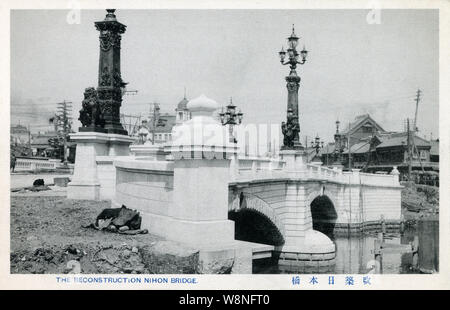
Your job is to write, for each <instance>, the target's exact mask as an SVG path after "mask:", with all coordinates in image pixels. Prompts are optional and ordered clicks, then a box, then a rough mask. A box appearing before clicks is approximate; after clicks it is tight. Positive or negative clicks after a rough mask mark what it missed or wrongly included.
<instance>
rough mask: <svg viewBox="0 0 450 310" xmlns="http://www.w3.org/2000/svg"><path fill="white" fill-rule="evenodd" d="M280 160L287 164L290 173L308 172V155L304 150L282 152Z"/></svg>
mask: <svg viewBox="0 0 450 310" xmlns="http://www.w3.org/2000/svg"><path fill="white" fill-rule="evenodd" d="M280 158H281V159H282V160H284V161H285V162H286V170H287V171H288V172H299V171H304V170H306V163H307V155H306V152H305V151H303V150H281V151H280Z"/></svg>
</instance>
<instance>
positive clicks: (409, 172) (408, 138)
mask: <svg viewBox="0 0 450 310" xmlns="http://www.w3.org/2000/svg"><path fill="white" fill-rule="evenodd" d="M406 130H407V132H408V136H407V139H406V147H407V148H408V181H411V170H412V166H411V157H412V156H411V141H410V140H411V138H410V134H409V118H408V119H407V120H406Z"/></svg>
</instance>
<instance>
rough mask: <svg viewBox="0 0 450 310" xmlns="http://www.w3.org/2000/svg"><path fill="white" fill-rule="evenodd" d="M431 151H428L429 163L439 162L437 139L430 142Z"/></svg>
mask: <svg viewBox="0 0 450 310" xmlns="http://www.w3.org/2000/svg"><path fill="white" fill-rule="evenodd" d="M430 143H431V149H430V161H431V162H434V163H438V162H439V139H436V140H431V141H430Z"/></svg>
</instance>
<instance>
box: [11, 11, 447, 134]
mask: <svg viewBox="0 0 450 310" xmlns="http://www.w3.org/2000/svg"><path fill="white" fill-rule="evenodd" d="M368 12H369V11H368V10H290V11H287V10H117V11H116V16H117V18H118V20H119V21H120V22H122V23H123V24H125V25H127V31H126V32H125V34H124V35H123V37H122V54H121V59H122V78H123V79H124V80H125V81H126V82H129V85H128V89H130V90H138V94H137V95H135V96H125V97H124V101H123V105H122V112H124V113H130V114H139V113H141V114H143V115H147V114H148V103H149V102H154V101H157V102H159V103H160V104H161V107H162V111H163V112H173V110H174V108H175V107H176V104H177V103H178V101H180V100H181V99H182V98H183V92H184V87H186V88H187V96H188V98H194V97H196V96H199V95H200V94H202V93H204V94H205V95H206V96H208V97H210V98H212V99H215V100H216V101H218V102H219V103H221V104H223V105H225V104H226V103H227V102H228V100H229V97H230V96H232V97H233V102H234V103H235V104H236V105H237V106H238V107H239V108H241V109H242V111H243V112H244V122H246V123H281V121H283V120H284V119H285V117H286V100H287V90H286V86H285V81H284V77H285V76H286V75H287V74H288V73H289V68H288V67H287V66H281V64H280V62H279V58H278V51H279V50H280V48H281V46H282V45H283V44H284V45H285V42H286V41H285V39H286V38H287V37H288V36H289V35H290V33H291V27H292V24H295V29H296V33H297V35H298V36H300V37H301V39H300V48H301V47H302V46H303V44H305V46H306V48H307V49H308V50H309V51H310V53H309V55H308V59H307V63H306V64H305V65H303V66H300V68H299V69H298V70H297V71H298V74H299V75H300V76H301V79H302V81H301V85H300V91H299V92H300V95H299V110H300V126H301V133H300V134H301V139H302V141H303V139H304V135H305V134H306V135H308V136H310V137H312V136H315V135H316V134H319V136H320V137H322V138H324V139H325V140H327V141H330V140H331V139H332V137H333V134H334V131H335V121H336V119H337V118H339V120H340V121H341V123H342V124H343V125H345V124H347V123H348V122H349V121H351V120H353V119H354V118H355V117H356V116H357V115H359V114H363V113H370V115H371V116H372V117H373V118H374V119H375V120H376V121H377V122H379V124H380V125H381V126H382V127H383V128H384V129H386V130H402V129H403V121H404V119H406V118H407V117H411V118H413V117H414V110H415V102H414V97H415V92H416V90H417V89H418V88H420V89H421V90H422V91H423V98H422V101H421V103H420V106H419V117H418V127H419V129H420V130H421V134H422V135H426V136H427V137H429V135H430V132H433V136H434V137H437V136H438V128H439V124H438V119H439V118H438V117H439V114H438V112H439V109H438V105H439V102H438V92H439V89H438V81H439V80H438V78H439V53H438V52H439V49H438V48H439V40H438V39H439V33H438V28H439V22H438V13H437V11H435V10H434V11H433V10H382V11H381V23H380V24H368V23H367V20H366V16H367V13H368ZM67 13H68V11H65V10H53V11H50V10H26V11H13V12H12V14H11V105H12V106H11V113H12V115H11V122H12V123H13V124H15V123H17V122H18V121H19V120H20V122H21V124H24V125H28V124H29V123H30V126H31V129H32V131H38V130H41V131H42V130H45V127H44V126H45V125H46V122H47V119H48V118H49V117H50V116H51V114H52V113H53V110H54V108H55V106H56V104H55V103H56V102H59V101H62V100H70V101H72V102H73V110H74V116H75V117H74V119H75V120H76V118H78V110H79V109H80V108H81V101H82V98H83V91H84V89H85V88H86V87H88V86H97V85H96V83H97V70H98V55H99V51H98V49H99V41H98V34H99V33H98V32H97V31H96V30H95V27H94V22H95V21H99V20H103V18H104V17H105V13H106V12H105V11H101V10H89V11H81V23H80V24H68V23H67V21H66V17H67ZM78 126H79V122H78V121H76V123H75V127H78Z"/></svg>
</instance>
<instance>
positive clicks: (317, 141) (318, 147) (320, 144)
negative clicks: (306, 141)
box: [311, 136, 323, 162]
mask: <svg viewBox="0 0 450 310" xmlns="http://www.w3.org/2000/svg"><path fill="white" fill-rule="evenodd" d="M311 148H313V149H315V150H316V155H314V158H313V160H312V161H313V162H318V161H320V162H321V161H322V159H321V158H320V156H319V152H320V150H321V149H323V141H320V138H319V136H316V138H315V139H314V141H311Z"/></svg>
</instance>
